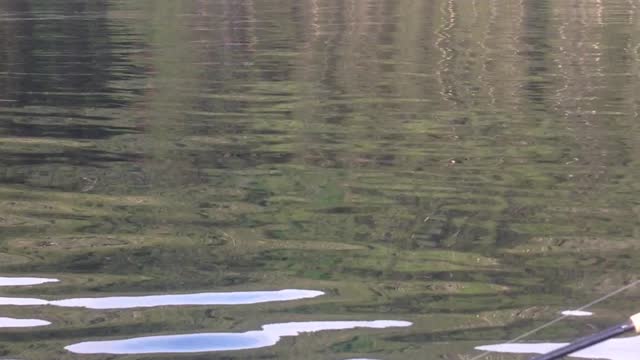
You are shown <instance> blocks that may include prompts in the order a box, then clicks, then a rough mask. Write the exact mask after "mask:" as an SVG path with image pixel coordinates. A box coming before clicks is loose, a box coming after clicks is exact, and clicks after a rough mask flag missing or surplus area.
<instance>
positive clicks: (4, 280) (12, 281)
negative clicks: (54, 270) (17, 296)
mask: <svg viewBox="0 0 640 360" xmlns="http://www.w3.org/2000/svg"><path fill="white" fill-rule="evenodd" d="M58 281H60V280H58V279H49V278H36V277H4V276H0V286H26V285H39V284H44V283H50V282H58Z"/></svg>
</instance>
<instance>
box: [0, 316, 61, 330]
mask: <svg viewBox="0 0 640 360" xmlns="http://www.w3.org/2000/svg"><path fill="white" fill-rule="evenodd" d="M50 324H51V323H50V322H48V321H45V320H38V319H14V318H8V317H0V328H15V327H34V326H45V325H50Z"/></svg>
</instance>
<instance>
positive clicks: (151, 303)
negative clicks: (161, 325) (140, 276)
mask: <svg viewBox="0 0 640 360" xmlns="http://www.w3.org/2000/svg"><path fill="white" fill-rule="evenodd" d="M323 294H324V293H323V292H322V291H316V290H299V289H285V290H278V291H244V292H220V293H198V294H177V295H149V296H113V297H100V298H75V299H63V300H54V301H48V300H43V299H34V298H13V297H0V305H53V306H61V307H83V308H87V309H130V308H142V307H156V306H176V305H246V304H258V303H264V302H272V301H290V300H300V299H308V298H314V297H317V296H320V295H323Z"/></svg>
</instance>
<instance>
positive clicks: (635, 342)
mask: <svg viewBox="0 0 640 360" xmlns="http://www.w3.org/2000/svg"><path fill="white" fill-rule="evenodd" d="M565 345H567V343H537V344H497V345H486V346H479V347H477V348H476V349H478V350H482V351H492V352H499V353H513V354H545V353H547V352H550V351H552V350H555V349H557V348H559V347H562V346H565ZM568 356H569V357H573V358H583V359H608V360H638V359H640V336H632V337H627V338H620V339H611V340H607V341H605V342H602V343H600V344H597V345H594V346H592V347H589V348H587V349H583V350H580V351H577V352H575V353H573V354H571V355H568Z"/></svg>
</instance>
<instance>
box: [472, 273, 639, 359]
mask: <svg viewBox="0 0 640 360" xmlns="http://www.w3.org/2000/svg"><path fill="white" fill-rule="evenodd" d="M638 284H640V279H638V280H636V281H634V282H632V283H630V284H627V285H625V286H623V287H621V288H619V289H617V290H614V291H613V292H610V293H608V294H606V295H604V296H602V297H600V298H597V299H595V300H593V301H592V302H590V303H588V304H586V305H583V306H581V307H579V308H577V309H575V310H576V311H581V310H586V309H588V308H590V307H592V306H593V305H596V304H598V303H600V302H603V301H605V300H607V299H608V298H610V297H612V296H616V295H618V294H619V293H621V292H623V291H625V290H627V289H629V288H632V287H634V286H636V285H638ZM569 316H571V315H562V316H559V317H557V318H555V319H553V320H551V321H549V322H547V323H544V324H542V325H540V326H538V327H537V328H535V329H533V330H530V331H527V332H526V333H524V334H522V335H520V336H518V337H515V338H513V339H511V340H509V341H507V342H506V343H505V344H512V343H514V342H516V341H520V340H522V339H524V338H526V337H528V336H530V335H533V334H535V333H537V332H538V331H540V330H542V329H544V328H547V327H549V326H551V325H553V324H555V323H557V322H559V321H562V320H564V319H566V318H568V317H569ZM491 353H492V352H491V351H485V352H483V353H482V354H480V355H476V356H474V357H472V358H471V359H469V360H478V359H481V358H483V357H485V356H487V355H489V354H491Z"/></svg>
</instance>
